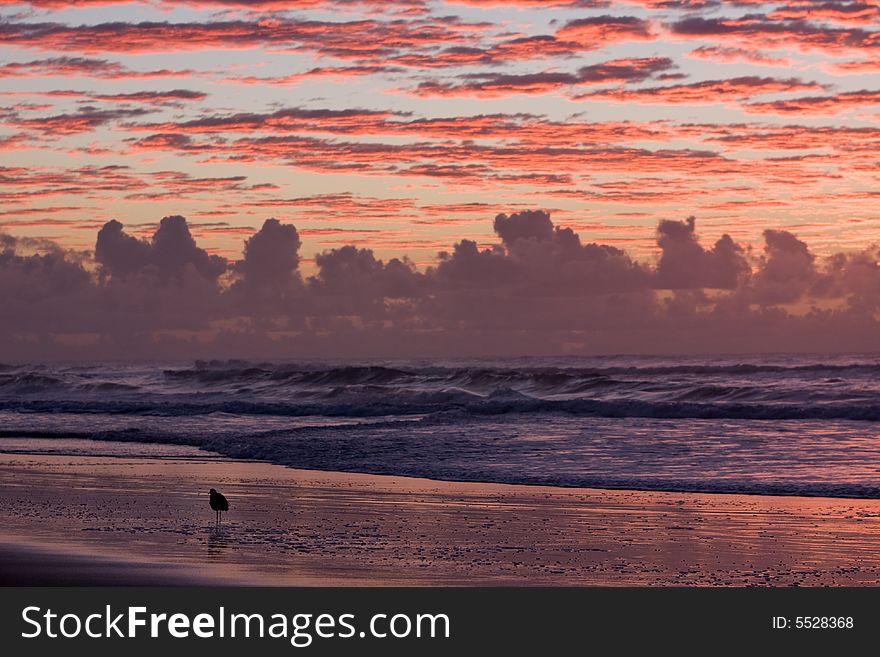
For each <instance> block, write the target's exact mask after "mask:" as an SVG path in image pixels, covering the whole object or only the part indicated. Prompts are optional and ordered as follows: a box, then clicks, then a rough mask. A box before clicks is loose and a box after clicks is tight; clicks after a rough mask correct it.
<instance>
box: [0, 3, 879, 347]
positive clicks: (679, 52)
mask: <svg viewBox="0 0 880 657" xmlns="http://www.w3.org/2000/svg"><path fill="white" fill-rule="evenodd" d="M878 49H880V2H877V1H875V0H867V1H864V2H817V1H803V0H800V1H799V0H790V1H789V2H759V1H756V0H738V1H734V2H715V1H713V0H677V1H669V2H665V1H663V0H627V1H625V2H606V1H603V0H575V1H572V2H569V1H566V0H559V1H558V2H557V1H555V0H541V1H538V0H519V1H508V2H500V1H496V0H450V1H446V2H439V1H434V0H401V1H400V2H379V1H378V0H167V1H165V0H151V1H149V2H121V1H116V0H76V1H73V2H59V1H57V0H33V1H32V2H30V3H20V2H9V1H8V0H0V152H2V160H0V162H2V165H0V200H2V202H0V248H2V251H0V302H2V303H3V305H4V306H5V307H6V309H7V310H8V312H7V313H5V315H6V316H5V317H0V333H2V334H3V335H4V336H5V337H6V338H7V340H6V347H5V349H6V350H7V351H9V352H10V353H11V354H19V353H21V354H24V355H26V356H27V357H40V356H46V357H67V356H70V357H74V356H77V355H82V356H83V357H89V358H93V357H100V356H107V357H126V356H132V357H141V356H142V357H161V356H166V355H168V356H175V357H177V356H181V357H183V356H188V355H190V354H192V353H198V354H209V355H229V356H232V355H244V356H247V355H261V356H267V357H287V356H290V357H302V356H304V355H316V356H327V355H333V354H342V355H351V356H355V355H362V356H366V355H405V356H415V355H422V354H425V355H444V356H445V355H459V354H460V355H474V354H482V353H487V352H488V353H495V352H497V353H500V354H501V353H503V354H529V353H535V354H542V355H543V354H558V353H609V352H610V353H613V352H627V353H631V352H664V353H665V352H670V351H672V352H678V351H701V352H703V351H705V352H728V351H763V350H789V349H794V350H810V351H843V350H876V349H878V348H880V339H878V338H877V337H876V336H877V335H878V334H880V331H877V328H878V326H877V320H878V317H877V310H878V309H877V302H878V300H880V297H878V295H880V273H878V264H877V260H878V251H877V247H876V246H875V245H876V243H877V242H878V229H880V202H878V201H880V192H878V191H877V189H878V187H877V182H878V178H880V169H878V156H877V150H878V149H877V147H878V144H880V58H878V57H877V53H878ZM163 217H168V218H169V219H167V220H164V221H163ZM182 217H185V219H183V218H182ZM267 220H271V221H268V222H267ZM3 355H4V354H3V349H0V356H3Z"/></svg>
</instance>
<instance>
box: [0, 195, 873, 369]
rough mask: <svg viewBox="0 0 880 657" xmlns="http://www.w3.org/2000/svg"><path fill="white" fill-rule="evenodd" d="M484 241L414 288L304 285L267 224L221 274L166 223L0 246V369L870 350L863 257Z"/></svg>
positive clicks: (357, 270) (349, 269) (331, 260)
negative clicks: (77, 244)
mask: <svg viewBox="0 0 880 657" xmlns="http://www.w3.org/2000/svg"><path fill="white" fill-rule="evenodd" d="M493 229H494V232H495V234H496V236H497V240H496V241H495V242H494V243H492V244H489V245H486V246H480V245H478V244H476V243H475V242H474V241H472V240H468V239H462V240H460V241H458V242H456V243H454V244H452V245H451V247H450V248H449V249H447V250H444V251H441V252H440V253H439V254H438V255H437V259H436V261H435V264H434V265H433V266H431V267H428V268H427V269H425V270H420V269H418V268H417V267H415V266H414V265H413V263H412V262H411V261H410V260H408V259H407V258H392V259H389V260H383V259H381V258H378V257H377V256H376V255H375V253H374V252H373V251H371V250H370V249H366V248H359V247H357V246H355V245H344V246H340V247H337V248H333V249H328V250H326V251H324V252H322V253H320V254H318V255H317V257H316V259H315V264H316V269H315V271H314V273H313V274H311V275H309V274H306V273H304V272H302V271H301V270H300V268H299V265H300V253H299V250H300V246H301V241H300V237H299V234H298V231H297V229H296V228H295V227H294V226H293V225H290V224H285V223H283V222H279V221H277V220H275V219H268V220H266V221H265V222H264V223H263V225H262V227H261V228H260V229H259V230H258V231H257V232H255V233H254V234H253V235H251V236H250V237H249V238H248V239H247V240H245V242H244V244H243V249H242V255H241V256H240V258H239V259H237V260H227V259H225V258H222V257H219V256H216V255H211V254H209V253H208V252H207V251H205V250H204V249H203V248H201V247H200V246H199V245H198V244H197V242H196V240H195V239H194V238H193V236H192V234H191V232H190V229H189V226H188V224H187V221H186V220H185V219H184V218H183V217H180V216H169V217H165V218H164V219H162V220H161V222H159V224H158V226H157V228H156V229H155V231H154V232H153V233H152V235H150V236H149V237H145V238H138V237H135V236H133V235H131V234H129V233H128V232H127V231H126V230H125V228H124V226H123V225H122V224H120V223H119V222H117V221H110V222H107V223H106V224H105V225H104V226H102V227H101V229H100V230H99V231H98V233H97V238H96V243H95V248H94V251H93V253H92V254H89V253H80V252H70V251H65V250H63V249H62V248H60V247H59V246H58V245H57V244H55V243H53V242H49V241H45V240H38V239H28V238H15V237H12V236H9V235H0V249H2V250H0V303H2V305H3V307H4V309H5V310H6V312H4V314H3V319H2V321H0V332H2V336H3V344H4V345H5V346H4V350H5V353H4V354H3V357H5V358H12V357H20V356H21V355H23V354H27V355H31V356H35V355H37V354H41V355H42V356H43V357H59V358H60V357H74V356H76V355H87V356H89V357H105V358H111V357H112V358H117V357H128V358H134V357H144V358H146V357H153V358H157V357H164V358H172V357H183V356H185V357H191V356H193V355H200V356H205V355H214V356H223V357H230V356H242V357H253V356H264V357H276V358H280V357H300V358H302V357H310V356H311V357H317V356H331V355H334V354H336V355H347V356H358V357H369V356H383V357H388V356H401V357H404V356H417V355H423V356H436V355H444V356H456V355H467V356H473V355H479V354H485V355H490V354H496V355H517V354H562V353H609V352H621V351H625V352H645V351H656V352H666V351H688V352H693V351H698V352H700V351H702V352H707V351H708V352H731V351H734V352H736V351H763V350H778V349H781V350H784V351H787V350H798V349H801V350H809V349H813V348H815V347H816V346H817V342H821V343H822V344H824V345H825V348H831V349H832V350H833V349H834V348H835V347H836V348H837V349H839V350H853V349H860V348H861V349H876V348H880V331H878V329H880V325H878V311H880V265H878V258H880V249H878V248H876V247H871V248H868V249H864V250H861V251H856V252H851V253H838V254H835V255H834V256H831V257H827V258H820V257H817V256H816V255H815V254H813V253H812V252H811V251H810V248H809V246H808V245H807V244H806V243H805V242H803V241H801V240H800V239H798V238H797V237H796V236H795V235H794V234H792V233H790V232H787V231H782V230H767V231H765V233H764V247H763V249H762V250H761V251H760V252H750V251H749V250H748V249H747V248H746V247H745V246H743V245H741V244H739V243H737V242H736V241H734V240H733V239H732V238H731V237H730V236H729V235H724V236H722V237H721V238H720V239H718V240H717V241H716V242H715V243H714V244H712V245H709V246H707V245H704V244H703V243H702V242H701V240H700V239H699V235H698V232H697V225H696V222H695V220H694V219H693V218H690V219H687V220H685V221H678V220H664V221H662V222H660V224H659V225H658V226H657V232H656V244H657V249H658V257H657V259H656V261H655V262H642V261H638V260H636V259H633V258H632V257H631V256H630V255H628V254H627V253H626V252H625V251H623V250H621V249H619V248H616V247H613V246H608V245H602V244H596V243H583V242H582V241H581V239H580V237H579V236H578V235H577V233H575V232H574V231H573V230H571V229H570V228H567V227H563V226H559V225H554V223H553V221H552V220H551V218H550V215H549V214H548V213H547V212H545V211H542V210H527V211H521V212H514V213H509V214H507V213H502V214H499V215H497V216H496V217H495V219H494V222H493ZM832 329H833V330H834V331H835V333H834V334H828V333H824V332H825V331H828V330H832Z"/></svg>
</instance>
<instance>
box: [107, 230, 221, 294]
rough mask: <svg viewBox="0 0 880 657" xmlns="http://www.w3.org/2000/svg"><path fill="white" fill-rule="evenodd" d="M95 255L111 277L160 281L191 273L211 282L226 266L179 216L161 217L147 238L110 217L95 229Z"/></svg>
mask: <svg viewBox="0 0 880 657" xmlns="http://www.w3.org/2000/svg"><path fill="white" fill-rule="evenodd" d="M95 259H96V260H97V262H98V263H99V264H100V265H101V266H102V268H103V269H102V271H103V272H104V273H106V274H108V275H109V276H110V277H111V278H128V277H131V276H141V275H145V276H150V277H156V278H157V279H158V280H159V281H160V282H162V283H167V282H178V283H180V282H184V281H186V280H187V279H191V278H193V277H201V278H202V279H204V280H205V281H207V282H212V283H214V282H216V281H217V279H218V278H219V277H220V275H221V274H223V273H224V271H225V270H226V266H227V264H226V261H225V260H224V259H223V258H221V257H220V256H214V255H209V254H208V252H207V251H205V250H204V249H201V248H199V247H198V246H197V245H196V241H195V239H193V236H192V234H191V233H190V231H189V226H188V225H187V223H186V219H184V218H183V217H181V216H172V217H165V218H164V219H162V221H161V222H160V223H159V228H158V229H157V230H156V232H155V234H154V235H153V237H152V239H151V240H150V241H149V242H147V241H145V240H139V239H137V238H135V237H132V236H130V235H128V234H126V233H125V231H124V230H123V227H122V224H120V223H119V222H118V221H110V222H108V223H107V224H106V225H105V226H104V227H103V228H102V229H101V230H100V231H99V232H98V239H97V242H96V244H95Z"/></svg>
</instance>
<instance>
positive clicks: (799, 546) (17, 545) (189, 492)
mask: <svg viewBox="0 0 880 657" xmlns="http://www.w3.org/2000/svg"><path fill="white" fill-rule="evenodd" d="M120 449H122V448H121V447H120ZM160 451H161V450H160ZM173 452H174V453H173V454H168V455H164V456H157V455H153V456H148V457H143V456H139V457H134V456H130V455H129V456H126V455H124V454H116V455H104V456H93V455H91V456H90V455H75V454H53V455H48V454H33V453H30V454H29V453H20V452H16V453H3V454H0V527H2V528H3V529H2V530H0V556H2V557H4V558H5V557H6V556H7V555H8V561H7V565H6V569H7V573H9V572H12V573H14V574H15V576H16V577H17V579H16V580H15V581H16V582H17V583H20V584H26V583H32V584H36V585H42V584H50V583H53V582H55V583H62V582H63V583H66V584H71V585H76V584H81V585H88V584H91V585H105V584H123V585H124V584H144V583H153V584H156V585H170V584H175V583H178V584H180V583H192V584H197V585H199V584H202V585H204V584H207V585H212V584H225V585H229V584H240V585H269V586H272V585H315V586H322V585H323V586H326V585H342V586H373V585H400V586H417V585H440V586H467V585H517V586H582V585H621V586H642V585H668V586H682V585H698V586H699V585H703V586H733V585H735V586H742V585H763V586H787V585H804V586H843V585H877V584H880V561H878V560H877V559H876V554H877V553H878V548H880V500H872V499H860V498H825V497H795V496H767V495H734V494H726V493H685V492H659V491H636V490H622V489H586V488H566V487H550V486H539V485H516V484H495V483H478V482H450V481H442V480H432V479H423V478H417V477H402V476H388V475H373V474H357V473H344V472H334V471H317V470H295V469H292V468H287V467H284V466H278V465H272V464H267V463H264V462H254V461H236V460H232V459H227V458H225V457H215V456H212V455H211V454H210V453H205V452H202V451H201V450H198V449H196V448H181V447H175V448H174V450H173ZM209 487H216V488H218V490H220V491H221V492H223V493H224V494H226V495H227V496H228V497H229V499H230V503H231V506H232V508H231V510H230V513H228V514H226V516H225V519H224V523H223V525H222V526H221V527H219V528H218V527H215V526H214V525H213V512H212V511H211V510H210V509H209V508H208V505H207V489H208V488H209ZM59 501H60V502H59ZM28 573H30V575H28ZM53 573H54V575H53ZM0 574H2V573H0ZM72 574H73V575H72ZM0 582H5V583H9V578H7V579H6V580H4V578H3V577H2V576H0Z"/></svg>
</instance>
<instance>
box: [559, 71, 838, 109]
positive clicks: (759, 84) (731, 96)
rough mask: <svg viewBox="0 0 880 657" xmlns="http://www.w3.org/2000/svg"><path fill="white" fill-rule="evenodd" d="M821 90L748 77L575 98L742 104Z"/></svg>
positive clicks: (795, 82) (605, 91) (803, 84)
mask: <svg viewBox="0 0 880 657" xmlns="http://www.w3.org/2000/svg"><path fill="white" fill-rule="evenodd" d="M822 88H823V87H822V86H821V85H819V84H816V83H813V82H803V81H802V80H799V79H797V78H784V79H782V78H771V77H761V76H754V75H746V76H739V77H735V78H729V79H726V80H703V81H701V82H688V83H684V84H674V85H669V86H664V87H644V88H639V89H623V88H615V89H603V90H599V91H590V92H587V93H583V94H578V95H574V96H573V98H575V99H577V100H599V101H606V102H609V101H610V102H617V103H631V102H638V103H666V104H681V103H686V104H710V103H729V102H731V101H741V100H745V99H749V98H752V97H754V96H760V95H762V94H770V93H781V92H792V91H816V90H818V89H822Z"/></svg>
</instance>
